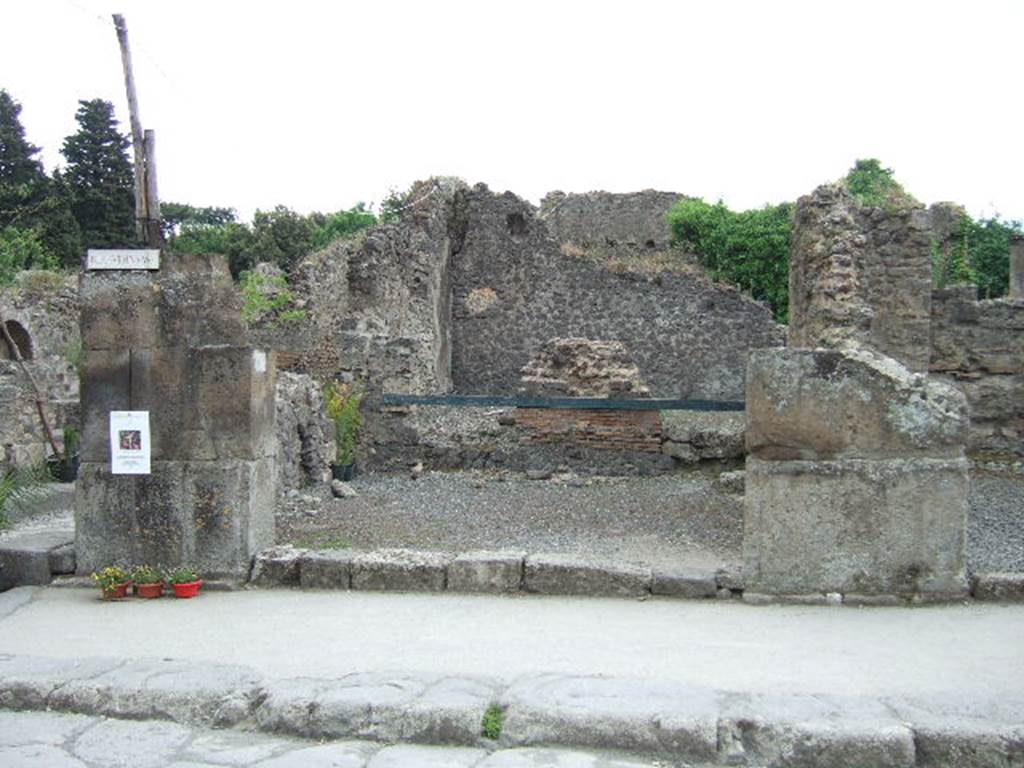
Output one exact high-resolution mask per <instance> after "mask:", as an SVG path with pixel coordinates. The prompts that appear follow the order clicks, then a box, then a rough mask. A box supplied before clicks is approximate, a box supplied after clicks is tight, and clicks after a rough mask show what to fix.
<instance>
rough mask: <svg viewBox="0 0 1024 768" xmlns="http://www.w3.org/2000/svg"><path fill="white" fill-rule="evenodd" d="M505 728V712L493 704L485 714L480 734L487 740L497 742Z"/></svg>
mask: <svg viewBox="0 0 1024 768" xmlns="http://www.w3.org/2000/svg"><path fill="white" fill-rule="evenodd" d="M504 727H505V712H504V710H502V708H501V707H499V706H498V705H497V704H491V706H489V707H488V708H487V711H486V712H484V718H483V722H482V723H481V724H480V734H481V735H482V736H483V737H484V738H485V739H491V740H492V741H497V740H498V739H499V738H501V730H502V728H504Z"/></svg>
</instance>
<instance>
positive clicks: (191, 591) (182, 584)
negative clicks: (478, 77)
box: [167, 568, 203, 597]
mask: <svg viewBox="0 0 1024 768" xmlns="http://www.w3.org/2000/svg"><path fill="white" fill-rule="evenodd" d="M167 583H168V584H170V585H171V589H173V590H174V596H175V597H195V596H196V595H198V594H199V588H200V587H201V586H203V580H202V579H200V578H199V574H198V573H196V572H195V571H193V570H192V569H191V568H178V569H176V570H173V571H170V572H168V574H167Z"/></svg>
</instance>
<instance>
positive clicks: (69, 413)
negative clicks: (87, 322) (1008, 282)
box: [0, 272, 81, 469]
mask: <svg viewBox="0 0 1024 768" xmlns="http://www.w3.org/2000/svg"><path fill="white" fill-rule="evenodd" d="M0 317H2V318H3V320H4V321H6V322H7V323H10V324H11V328H12V329H17V330H18V331H21V332H23V334H18V335H19V339H20V340H21V341H22V342H24V343H26V344H27V345H28V347H29V350H30V352H31V359H29V360H28V361H27V366H28V368H29V370H30V371H31V372H32V375H33V376H34V377H35V379H36V381H37V382H38V384H39V387H40V390H41V392H42V393H43V395H44V398H45V401H46V404H45V406H44V407H45V411H46V413H47V416H48V417H49V419H50V426H51V428H52V429H53V430H54V435H55V437H56V439H57V443H58V445H59V444H60V443H61V441H62V429H63V427H65V426H69V427H74V428H78V426H79V423H78V371H77V369H76V365H77V363H78V358H79V355H80V353H81V343H80V341H79V334H78V279H77V276H75V277H59V276H56V275H53V274H52V273H48V272H23V273H21V274H20V275H19V276H18V279H17V281H16V282H15V283H14V284H12V285H10V286H7V287H4V288H2V289H0ZM16 341H18V339H16ZM48 453H49V448H48V447H47V442H46V438H45V436H44V434H43V428H42V426H41V424H40V422H39V416H38V414H37V412H36V407H35V393H34V392H33V390H32V387H31V385H30V384H29V382H28V380H27V378H26V377H25V375H24V373H23V372H22V371H21V368H20V367H19V366H18V364H17V363H16V362H15V360H14V356H13V354H11V353H10V351H9V350H7V345H6V342H5V341H4V340H3V339H2V337H0V469H2V468H3V467H4V466H15V467H22V468H24V467H29V466H35V465H38V464H40V463H41V462H42V461H43V460H44V459H45V457H46V456H47V454H48Z"/></svg>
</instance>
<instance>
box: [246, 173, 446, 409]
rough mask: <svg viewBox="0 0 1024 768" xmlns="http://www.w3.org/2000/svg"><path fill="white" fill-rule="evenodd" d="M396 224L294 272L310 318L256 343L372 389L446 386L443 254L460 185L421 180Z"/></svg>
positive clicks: (307, 369) (291, 361)
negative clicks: (446, 186)
mask: <svg viewBox="0 0 1024 768" xmlns="http://www.w3.org/2000/svg"><path fill="white" fill-rule="evenodd" d="M411 197H412V199H414V200H418V203H417V204H416V205H414V206H413V208H412V209H410V210H409V211H407V212H406V214H405V216H404V217H403V219H402V222H401V223H394V224H386V225H384V226H381V227H377V228H375V229H373V230H372V231H370V232H369V233H367V234H366V235H364V236H362V237H359V238H356V239H355V240H351V241H339V242H336V243H334V244H332V245H331V246H330V247H328V248H327V249H325V250H323V251H321V252H319V253H315V254H312V255H311V256H309V257H307V258H306V259H304V260H303V261H302V262H301V263H300V264H299V265H298V266H297V267H296V269H295V271H294V272H293V274H292V275H291V278H290V279H291V285H292V291H293V293H294V294H295V296H296V297H298V298H299V300H300V302H301V308H302V309H304V310H305V311H306V312H307V318H306V319H305V320H304V321H302V322H299V323H293V324H289V325H285V326H279V327H276V328H259V327H257V328H256V329H254V338H255V339H256V342H257V343H258V344H264V345H267V346H270V347H273V348H274V349H277V350H280V351H282V352H284V353H285V355H286V358H285V362H284V365H285V367H287V368H289V369H291V370H295V371H297V372H303V373H309V374H312V375H314V376H315V377H316V378H318V379H319V380H320V381H327V380H329V379H333V378H338V379H341V380H343V381H357V382H361V383H364V384H366V385H368V386H369V387H371V388H372V389H374V390H375V391H377V392H380V391H388V392H402V393H435V392H446V391H448V390H449V389H450V388H451V379H450V362H449V358H450V354H451V353H450V348H449V307H448V296H449V290H450V289H449V284H448V280H449V278H448V264H449V254H450V251H451V250H452V249H453V248H454V247H455V240H454V238H457V236H458V234H457V227H456V220H457V218H458V216H457V212H456V210H455V207H456V205H457V200H458V192H457V190H455V189H446V190H442V189H441V187H440V186H439V185H437V183H435V182H433V181H431V182H423V183H421V184H420V185H418V186H416V187H414V189H413V191H412V193H411Z"/></svg>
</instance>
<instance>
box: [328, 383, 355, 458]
mask: <svg viewBox="0 0 1024 768" xmlns="http://www.w3.org/2000/svg"><path fill="white" fill-rule="evenodd" d="M324 401H325V405H326V407H327V416H328V418H330V420H331V421H332V422H334V445H335V463H337V464H340V465H342V466H344V465H346V464H352V463H353V462H355V458H356V445H357V443H358V441H359V430H360V428H361V427H362V425H363V416H362V414H361V413H360V412H359V406H360V404H361V403H362V401H363V393H362V392H361V391H359V390H358V389H356V388H355V387H354V386H353V385H352V384H343V383H342V382H339V381H332V382H331V383H330V384H328V385H327V388H326V389H325V390H324Z"/></svg>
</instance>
